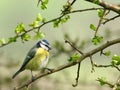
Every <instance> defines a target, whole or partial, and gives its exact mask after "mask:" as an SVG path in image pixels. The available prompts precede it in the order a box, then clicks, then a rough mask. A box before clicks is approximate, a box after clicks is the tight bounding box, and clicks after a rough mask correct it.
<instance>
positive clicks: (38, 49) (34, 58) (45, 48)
mask: <svg viewBox="0 0 120 90" xmlns="http://www.w3.org/2000/svg"><path fill="white" fill-rule="evenodd" d="M49 50H51V46H50V44H49V42H48V41H47V40H45V39H43V40H40V41H38V42H37V43H36V44H35V45H34V46H33V47H32V48H31V49H30V50H29V52H28V53H27V55H26V58H25V60H24V62H23V64H22V66H21V67H20V69H19V70H18V71H17V72H16V73H15V74H14V75H13V76H12V79H14V78H15V77H16V76H17V75H18V74H19V73H21V72H22V71H24V70H30V71H31V75H32V79H33V78H34V76H33V74H32V71H37V70H42V69H44V68H46V65H47V64H48V61H49Z"/></svg>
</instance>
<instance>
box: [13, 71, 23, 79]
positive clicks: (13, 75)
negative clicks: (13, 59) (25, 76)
mask: <svg viewBox="0 0 120 90" xmlns="http://www.w3.org/2000/svg"><path fill="white" fill-rule="evenodd" d="M22 71H23V70H22ZM22 71H21V70H18V71H17V72H16V73H15V74H14V75H13V76H12V79H14V78H15V77H16V76H17V75H18V74H19V73H20V72H22Z"/></svg>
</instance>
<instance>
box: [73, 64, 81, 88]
mask: <svg viewBox="0 0 120 90" xmlns="http://www.w3.org/2000/svg"><path fill="white" fill-rule="evenodd" d="M80 65H81V62H79V63H78V69H77V77H76V79H75V80H76V82H75V84H72V86H73V87H76V86H77V85H78V79H79V75H80Z"/></svg>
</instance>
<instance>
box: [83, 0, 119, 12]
mask: <svg viewBox="0 0 120 90" xmlns="http://www.w3.org/2000/svg"><path fill="white" fill-rule="evenodd" d="M85 1H88V2H91V3H95V4H97V5H99V6H102V7H104V8H105V9H108V10H112V11H114V12H116V13H118V14H120V7H119V6H117V5H114V4H111V3H107V2H105V1H104V0H85Z"/></svg>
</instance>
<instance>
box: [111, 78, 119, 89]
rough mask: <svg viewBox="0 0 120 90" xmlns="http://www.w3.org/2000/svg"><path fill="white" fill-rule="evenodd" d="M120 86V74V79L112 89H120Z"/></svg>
mask: <svg viewBox="0 0 120 90" xmlns="http://www.w3.org/2000/svg"><path fill="white" fill-rule="evenodd" d="M119 86H120V76H119V77H118V79H117V81H116V83H115V84H114V86H113V89H112V90H119V89H117V88H118V87H119Z"/></svg>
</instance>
